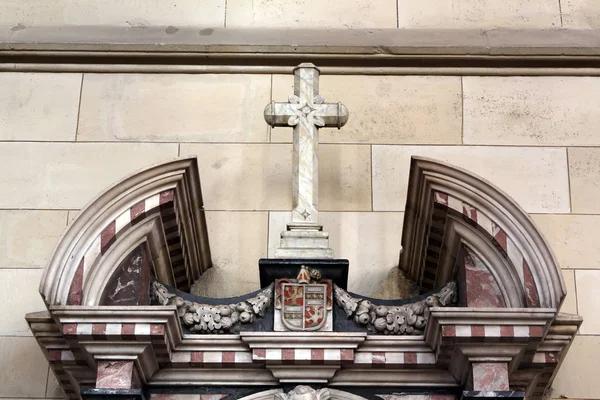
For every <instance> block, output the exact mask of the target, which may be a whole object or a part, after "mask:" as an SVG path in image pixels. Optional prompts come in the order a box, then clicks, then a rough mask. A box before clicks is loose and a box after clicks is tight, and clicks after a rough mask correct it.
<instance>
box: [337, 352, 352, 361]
mask: <svg viewBox="0 0 600 400" xmlns="http://www.w3.org/2000/svg"><path fill="white" fill-rule="evenodd" d="M340 358H341V359H342V361H354V350H352V349H341V350H340Z"/></svg>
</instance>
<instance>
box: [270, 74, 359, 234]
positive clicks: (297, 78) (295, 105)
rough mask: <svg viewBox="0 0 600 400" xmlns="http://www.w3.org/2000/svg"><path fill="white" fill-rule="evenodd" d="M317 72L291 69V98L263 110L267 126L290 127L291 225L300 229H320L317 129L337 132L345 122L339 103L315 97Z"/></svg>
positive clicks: (318, 96)
mask: <svg viewBox="0 0 600 400" xmlns="http://www.w3.org/2000/svg"><path fill="white" fill-rule="evenodd" d="M319 73H320V72H319V69H318V68H317V67H316V66H315V65H313V64H311V63H303V64H300V65H299V66H298V67H296V68H295V69H294V95H293V96H290V97H289V102H287V103H277V102H271V104H269V105H267V107H266V108H265V120H266V121H267V123H268V124H269V125H271V126H272V127H275V126H290V127H293V128H294V136H293V137H294V142H293V171H292V172H293V174H292V176H293V178H292V183H293V185H292V186H293V193H292V199H293V209H292V224H291V225H293V226H294V227H296V228H301V229H317V230H321V229H322V228H321V226H320V225H319V223H318V221H319V215H318V209H317V206H318V196H319V158H318V149H319V128H324V127H337V128H338V129H339V128H341V127H342V126H344V124H345V123H346V121H348V109H347V108H346V107H345V106H344V105H343V104H342V103H325V102H324V100H323V98H322V97H321V96H320V95H319ZM288 229H289V227H288Z"/></svg>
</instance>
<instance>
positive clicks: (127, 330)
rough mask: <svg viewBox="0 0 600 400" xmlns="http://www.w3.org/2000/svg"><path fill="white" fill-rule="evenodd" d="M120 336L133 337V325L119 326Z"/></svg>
mask: <svg viewBox="0 0 600 400" xmlns="http://www.w3.org/2000/svg"><path fill="white" fill-rule="evenodd" d="M121 335H135V324H123V325H121Z"/></svg>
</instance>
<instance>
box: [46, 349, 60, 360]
mask: <svg viewBox="0 0 600 400" xmlns="http://www.w3.org/2000/svg"><path fill="white" fill-rule="evenodd" d="M61 360H62V351H61V350H48V361H61Z"/></svg>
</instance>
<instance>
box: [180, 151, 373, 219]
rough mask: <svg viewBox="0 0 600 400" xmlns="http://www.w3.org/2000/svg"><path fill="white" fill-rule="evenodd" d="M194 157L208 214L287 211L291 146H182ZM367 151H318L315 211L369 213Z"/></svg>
mask: <svg viewBox="0 0 600 400" xmlns="http://www.w3.org/2000/svg"><path fill="white" fill-rule="evenodd" d="M187 155H197V156H198V163H199V166H200V179H201V182H202V193H203V200H204V205H205V208H206V209H207V210H291V207H292V146H291V144H247V145H240V144H182V145H181V156H187ZM370 159H371V158H370V149H369V146H362V145H323V146H320V147H319V192H320V195H319V206H318V208H319V210H336V209H339V210H370V209H371V179H370V168H371V165H370Z"/></svg>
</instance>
